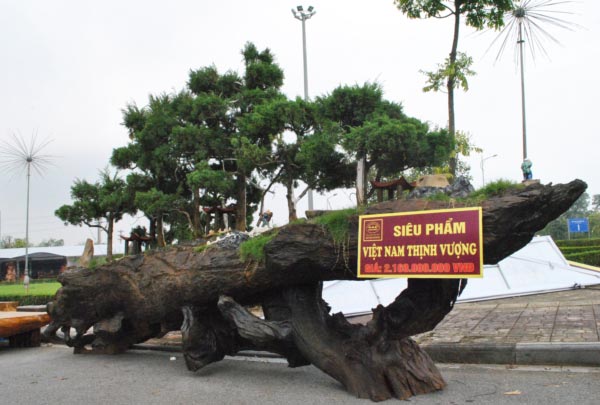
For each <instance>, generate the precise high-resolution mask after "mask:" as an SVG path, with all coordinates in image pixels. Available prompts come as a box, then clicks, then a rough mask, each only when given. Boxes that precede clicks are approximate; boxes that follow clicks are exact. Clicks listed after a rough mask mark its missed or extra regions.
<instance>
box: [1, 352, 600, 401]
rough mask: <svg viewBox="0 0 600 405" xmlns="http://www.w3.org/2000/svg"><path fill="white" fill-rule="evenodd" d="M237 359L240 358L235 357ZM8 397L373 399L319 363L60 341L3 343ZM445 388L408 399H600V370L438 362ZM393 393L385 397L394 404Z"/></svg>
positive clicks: (4, 395) (4, 388)
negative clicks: (84, 349) (192, 364)
mask: <svg viewBox="0 0 600 405" xmlns="http://www.w3.org/2000/svg"><path fill="white" fill-rule="evenodd" d="M236 359H238V358H236ZM0 364H2V367H0V395H1V396H0V403H2V404H18V405H29V404H31V405H33V404H36V405H37V404H61V405H71V404H86V405H96V404H97V405H105V404H111V405H136V404H144V405H154V404H156V405H159V404H160V405H163V404H170V405H176V404H182V405H187V404H207V405H209V404H210V405H217V404H224V405H225V404H227V405H230V404H235V405H253V404H290V405H296V404H298V405H306V404H347V405H350V404H357V405H358V404H370V403H372V402H371V401H369V400H365V399H358V398H355V397H353V396H352V395H350V394H348V392H346V391H345V390H344V388H343V387H342V385H341V384H340V383H338V382H337V381H335V380H333V379H332V378H331V377H329V376H328V375H326V374H325V373H323V372H321V371H320V370H318V369H316V368H315V367H313V366H307V367H300V368H295V369H292V368H288V367H287V365H286V364H285V362H284V361H283V360H272V359H271V360H268V361H265V360H261V361H248V360H247V359H238V360H234V359H229V358H228V359H225V360H223V361H220V362H218V363H214V364H211V365H209V366H207V367H206V368H203V369H202V370H199V371H198V372H195V373H193V372H190V371H188V370H187V369H186V367H185V364H184V361H183V356H182V354H181V353H175V354H173V353H165V352H158V351H137V350H132V351H129V352H127V353H124V354H121V355H118V356H112V355H98V356H94V355H74V354H73V352H72V350H71V349H69V348H67V347H65V346H61V345H54V346H52V345H44V346H42V347H38V348H28V349H12V348H6V347H4V348H3V347H0ZM439 368H440V371H441V372H442V375H443V376H444V379H445V380H446V382H447V384H448V385H447V387H446V388H444V389H443V390H441V391H437V392H434V393H430V394H426V395H419V396H416V397H412V398H410V400H409V401H410V403H417V404H465V403H475V404H577V405H587V404H596V403H598V397H599V396H600V386H599V385H598V381H599V379H600V369H598V368H577V367H575V368H565V367H557V368H553V367H500V366H488V365H454V364H452V365H451V364H449V365H445V364H441V365H440V366H439ZM396 402H397V401H394V400H391V401H387V402H385V403H390V404H392V403H396Z"/></svg>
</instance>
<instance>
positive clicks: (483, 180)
mask: <svg viewBox="0 0 600 405" xmlns="http://www.w3.org/2000/svg"><path fill="white" fill-rule="evenodd" d="M497 156H498V155H492V156H488V157H486V158H484V157H483V155H481V164H480V167H481V182H482V183H483V186H485V172H484V170H483V163H484V162H485V161H486V160H488V159H491V158H495V157H497Z"/></svg>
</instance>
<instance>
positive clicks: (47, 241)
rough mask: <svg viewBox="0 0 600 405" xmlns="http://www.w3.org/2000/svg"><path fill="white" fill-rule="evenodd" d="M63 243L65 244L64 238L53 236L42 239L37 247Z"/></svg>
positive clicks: (61, 244) (62, 244)
mask: <svg viewBox="0 0 600 405" xmlns="http://www.w3.org/2000/svg"><path fill="white" fill-rule="evenodd" d="M64 245H65V241H64V239H54V238H49V239H44V240H43V241H41V242H40V243H39V244H38V246H39V247H52V246H64Z"/></svg>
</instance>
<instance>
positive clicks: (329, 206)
mask: <svg viewBox="0 0 600 405" xmlns="http://www.w3.org/2000/svg"><path fill="white" fill-rule="evenodd" d="M335 196H337V193H334V194H332V195H330V196H329V197H327V209H328V210H330V209H332V208H331V204H330V203H329V200H330V199H332V198H333V197H335Z"/></svg>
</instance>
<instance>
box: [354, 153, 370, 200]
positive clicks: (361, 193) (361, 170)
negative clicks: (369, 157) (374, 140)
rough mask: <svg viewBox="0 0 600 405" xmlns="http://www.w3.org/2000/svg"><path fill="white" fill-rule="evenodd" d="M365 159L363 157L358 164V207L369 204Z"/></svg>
mask: <svg viewBox="0 0 600 405" xmlns="http://www.w3.org/2000/svg"><path fill="white" fill-rule="evenodd" d="M365 160H366V159H365V157H364V156H363V157H361V158H360V159H358V161H357V162H356V205H357V206H359V207H362V206H364V205H365V204H366V203H367V199H366V198H365V183H366V177H367V176H366V169H365V166H366V163H365Z"/></svg>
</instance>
